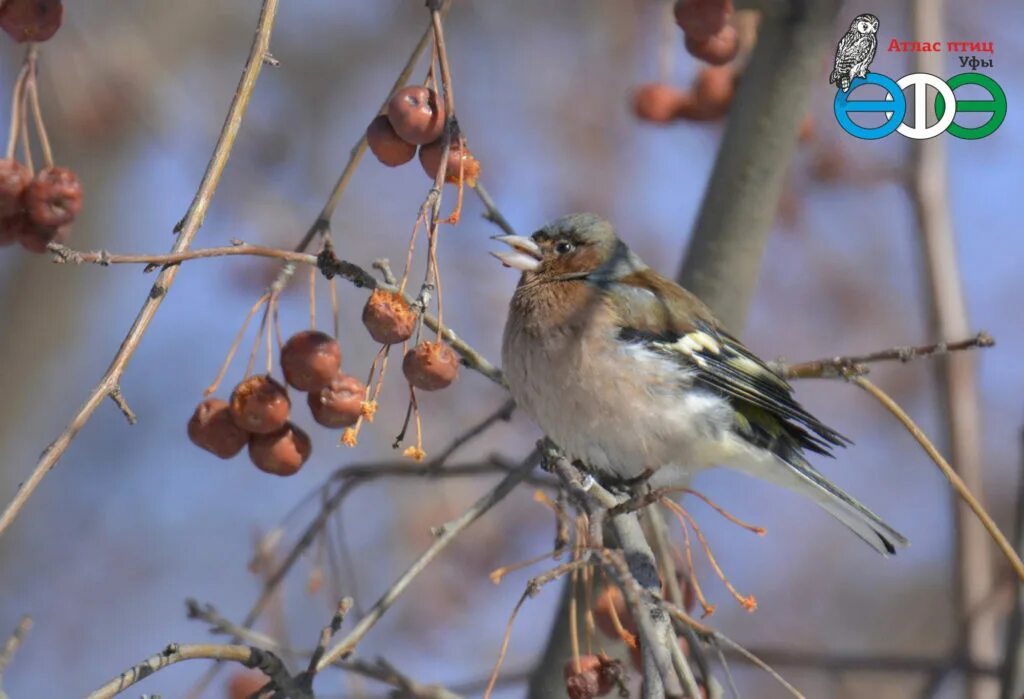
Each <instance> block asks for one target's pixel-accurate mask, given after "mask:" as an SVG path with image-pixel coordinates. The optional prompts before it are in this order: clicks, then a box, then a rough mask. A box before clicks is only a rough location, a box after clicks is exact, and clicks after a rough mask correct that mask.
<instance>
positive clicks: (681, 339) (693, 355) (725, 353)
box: [611, 270, 850, 461]
mask: <svg viewBox="0 0 1024 699" xmlns="http://www.w3.org/2000/svg"><path fill="white" fill-rule="evenodd" d="M616 287H617V289H616V290H617V293H616V294H613V295H611V298H614V299H616V302H615V305H616V309H615V310H616V314H617V316H618V320H619V324H620V328H621V329H620V332H619V337H620V339H622V340H623V341H626V342H632V343H641V344H643V345H645V346H647V347H648V348H650V349H652V350H654V351H656V352H658V353H660V354H663V355H665V356H668V357H671V358H672V359H673V360H675V361H677V362H678V363H679V364H680V366H681V367H683V368H685V369H686V370H687V374H688V375H691V376H693V377H694V381H695V385H698V386H700V387H702V388H705V389H706V390H709V391H712V392H714V393H716V394H718V395H720V396H722V397H724V398H726V399H727V400H728V401H729V402H730V404H731V405H732V406H733V409H734V410H735V431H736V433H737V434H738V435H739V436H741V437H743V438H744V439H746V440H747V441H749V442H751V443H753V444H755V445H757V446H760V447H764V448H767V449H770V450H772V451H774V452H775V453H777V454H778V455H779V456H780V457H782V458H783V459H785V460H786V461H792V460H794V459H798V458H799V450H800V449H808V450H810V451H814V452H818V453H820V454H826V455H827V454H830V450H831V448H832V447H835V446H845V445H846V444H848V443H850V440H849V439H847V438H846V437H844V436H843V435H841V434H840V433H838V432H836V431H835V430H833V429H832V428H830V427H828V426H827V425H825V424H824V423H822V422H821V421H820V420H818V419H817V418H815V417H814V416H813V415H811V414H810V413H809V412H807V411H806V410H805V409H804V408H803V406H801V405H800V404H799V403H798V402H796V400H794V399H793V389H792V387H791V386H790V385H789V384H788V383H787V382H786V380H785V379H783V378H782V377H780V376H779V375H778V374H776V373H775V372H774V371H772V370H771V369H770V368H769V367H768V365H767V364H765V362H764V361H763V360H761V359H760V358H759V357H757V355H755V354H754V353H753V352H751V351H750V350H748V349H747V348H746V347H744V346H743V344H742V343H741V342H740V341H739V340H737V339H736V338H735V337H733V336H732V335H730V334H729V333H728V332H726V331H725V330H723V329H722V328H721V327H720V326H719V325H718V323H717V322H716V321H715V319H714V317H713V316H712V315H711V312H710V311H709V310H708V309H707V307H706V306H704V304H702V303H701V302H700V301H699V300H698V299H697V298H696V297H695V296H693V295H692V294H690V293H689V292H688V291H686V290H685V289H683V288H682V287H680V286H678V285H676V284H674V283H672V282H671V281H669V280H667V279H665V278H664V277H660V276H659V275H656V274H654V273H652V272H650V271H649V270H648V271H646V272H645V273H644V274H642V275H630V276H628V277H625V278H623V279H621V280H619V282H618V283H617V284H616ZM680 318H686V320H680Z"/></svg>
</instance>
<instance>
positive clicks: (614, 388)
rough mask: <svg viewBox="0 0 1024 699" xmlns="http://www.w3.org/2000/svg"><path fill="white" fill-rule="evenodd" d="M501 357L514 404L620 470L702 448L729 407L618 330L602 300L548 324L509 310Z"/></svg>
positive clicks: (574, 448)
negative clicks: (583, 315) (576, 316)
mask: <svg viewBox="0 0 1024 699" xmlns="http://www.w3.org/2000/svg"><path fill="white" fill-rule="evenodd" d="M502 361H503V364H504V371H505V376H506V379H507V381H508V384H509V388H510V390H511V392H512V396H513V398H514V399H515V400H516V403H517V404H518V405H519V406H520V407H521V408H522V409H523V410H524V411H525V412H526V413H527V414H528V415H530V416H531V417H532V418H533V419H534V421H535V422H536V423H537V424H538V425H539V426H540V428H541V429H542V430H544V432H545V433H546V434H547V435H548V436H550V437H551V438H552V439H553V440H555V442H556V443H557V444H558V445H559V446H561V447H562V448H563V449H564V450H565V451H566V452H568V454H569V455H570V456H571V457H572V458H578V459H582V460H583V461H585V462H586V463H588V465H590V466H591V467H593V468H595V469H597V470H599V471H605V472H610V473H612V474H614V475H616V476H618V477H621V478H632V477H635V476H637V475H639V474H641V473H643V472H644V471H645V470H646V469H648V468H651V469H658V468H661V467H663V466H665V465H669V464H678V465H682V464H684V463H689V464H697V463H698V462H700V463H701V464H704V462H707V461H708V459H709V458H711V455H707V454H702V453H699V452H700V451H701V450H702V449H703V448H704V445H706V444H708V443H709V441H708V439H709V438H710V437H714V436H715V435H717V434H719V433H721V432H722V430H723V429H724V428H725V423H726V422H728V421H729V420H730V419H731V410H729V408H728V405H727V404H726V403H725V402H724V401H723V400H722V399H720V398H718V397H716V396H713V395H711V394H709V393H705V392H703V391H700V390H696V389H694V388H693V386H692V376H691V375H690V372H688V371H687V370H686V369H685V368H683V367H682V366H680V365H679V364H678V363H676V362H675V361H673V360H671V359H669V358H666V357H665V356H663V355H661V354H659V353H657V352H654V351H652V350H650V349H647V348H645V347H643V346H641V345H636V344H629V343H626V342H623V341H622V340H621V339H620V338H619V328H618V326H617V324H616V322H615V315H614V313H613V312H612V311H611V309H610V308H608V307H605V306H604V305H603V304H601V305H595V306H594V307H593V308H592V311H591V314H590V316H589V317H588V320H587V322H586V323H584V324H581V325H577V324H573V323H566V324H563V325H560V326H547V327H542V326H541V325H540V324H539V323H538V322H537V321H536V320H535V319H534V320H533V321H531V319H529V318H523V317H519V318H515V317H513V316H510V320H509V322H508V324H507V325H506V329H505V337H504V342H503V351H502Z"/></svg>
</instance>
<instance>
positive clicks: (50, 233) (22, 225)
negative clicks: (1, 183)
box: [0, 211, 70, 254]
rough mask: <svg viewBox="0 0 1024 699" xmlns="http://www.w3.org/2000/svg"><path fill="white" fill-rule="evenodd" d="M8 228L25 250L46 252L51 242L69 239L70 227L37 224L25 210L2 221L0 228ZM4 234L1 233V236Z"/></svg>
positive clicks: (37, 252) (38, 252)
mask: <svg viewBox="0 0 1024 699" xmlns="http://www.w3.org/2000/svg"><path fill="white" fill-rule="evenodd" d="M5 227H6V228H8V230H9V231H11V233H10V234H13V235H14V237H15V239H16V240H17V241H18V243H19V244H20V245H21V247H23V248H24V249H25V250H27V251H29V252H34V253H36V254H41V253H44V252H46V246H47V245H49V244H50V243H63V242H64V241H66V240H67V239H68V234H69V232H70V227H68V226H61V227H59V228H50V227H47V226H37V225H35V224H34V223H32V221H30V220H29V217H28V214H27V213H26V212H24V211H22V212H20V213H17V214H14V216H9V217H7V218H6V219H4V220H3V222H2V223H0V228H5ZM2 237H3V235H2V234H0V238H2Z"/></svg>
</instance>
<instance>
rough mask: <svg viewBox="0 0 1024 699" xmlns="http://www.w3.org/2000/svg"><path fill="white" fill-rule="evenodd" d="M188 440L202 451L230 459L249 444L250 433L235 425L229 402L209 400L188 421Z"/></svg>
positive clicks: (197, 408) (201, 404) (197, 407)
mask: <svg viewBox="0 0 1024 699" xmlns="http://www.w3.org/2000/svg"><path fill="white" fill-rule="evenodd" d="M188 438H189V439H190V440H192V443H193V444H195V445H196V446H197V447H199V448H200V449H205V450H206V451H208V452H210V453H211V454H214V455H216V456H219V457H220V458H222V459H230V458H231V457H232V456H234V455H235V454H237V453H238V452H240V451H242V447H244V446H245V445H246V444H248V442H249V433H248V432H246V431H245V430H243V429H242V428H241V427H239V426H238V425H236V424H235V421H234V419H233V418H232V417H231V408H230V407H229V406H228V403H227V401H225V400H221V399H220V398H207V399H206V400H204V401H203V402H202V403H200V404H199V405H197V406H196V410H195V412H194V413H192V418H191V419H190V420H189V421H188Z"/></svg>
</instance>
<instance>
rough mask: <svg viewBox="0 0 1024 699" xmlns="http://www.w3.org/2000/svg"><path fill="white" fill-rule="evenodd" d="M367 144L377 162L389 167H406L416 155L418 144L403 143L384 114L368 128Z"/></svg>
mask: <svg viewBox="0 0 1024 699" xmlns="http://www.w3.org/2000/svg"><path fill="white" fill-rule="evenodd" d="M366 143H367V145H369V146H370V152H372V153H373V154H374V155H375V156H377V160H379V161H381V162H382V163H384V164H385V165H387V166H388V167H398V166H399V165H404V164H405V163H407V162H409V161H410V160H412V158H413V156H414V155H416V144H414V143H408V142H406V141H403V140H402V139H401V137H400V136H399V135H398V134H397V133H395V128H394V127H393V126H391V122H390V121H388V118H387V117H386V116H385V115H383V114H381V115H380V116H378V117H377V118H376V119H374V120H373V121H371V122H370V125H369V126H368V127H366Z"/></svg>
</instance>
